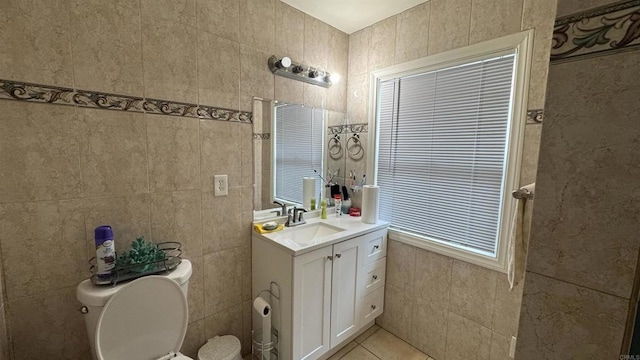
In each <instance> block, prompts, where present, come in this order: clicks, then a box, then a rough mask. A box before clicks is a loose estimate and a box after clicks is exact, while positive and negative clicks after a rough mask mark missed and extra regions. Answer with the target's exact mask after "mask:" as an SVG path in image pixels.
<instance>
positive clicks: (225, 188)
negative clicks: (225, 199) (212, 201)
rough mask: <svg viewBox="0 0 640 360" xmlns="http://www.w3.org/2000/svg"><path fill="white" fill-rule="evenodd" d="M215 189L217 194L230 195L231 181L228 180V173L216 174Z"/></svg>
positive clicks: (214, 179)
mask: <svg viewBox="0 0 640 360" xmlns="http://www.w3.org/2000/svg"><path fill="white" fill-rule="evenodd" d="M213 189H214V191H215V193H214V195H215V196H227V195H229V183H228V182H227V175H214V176H213Z"/></svg>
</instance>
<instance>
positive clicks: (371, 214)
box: [362, 185, 380, 224]
mask: <svg viewBox="0 0 640 360" xmlns="http://www.w3.org/2000/svg"><path fill="white" fill-rule="evenodd" d="M379 195H380V188H379V187H378V186H376V185H365V186H363V188H362V222H363V223H365V224H375V223H376V222H377V221H378V202H379V201H380V200H379Z"/></svg>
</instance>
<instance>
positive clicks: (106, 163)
mask: <svg viewBox="0 0 640 360" xmlns="http://www.w3.org/2000/svg"><path fill="white" fill-rule="evenodd" d="M78 117H79V118H80V120H81V129H80V151H81V164H82V186H83V191H84V195H85V196H104V195H120V194H140V193H145V192H148V191H149V181H148V176H147V145H146V132H147V129H146V124H145V119H144V115H143V114H135V113H126V112H121V111H108V110H93V109H78Z"/></svg>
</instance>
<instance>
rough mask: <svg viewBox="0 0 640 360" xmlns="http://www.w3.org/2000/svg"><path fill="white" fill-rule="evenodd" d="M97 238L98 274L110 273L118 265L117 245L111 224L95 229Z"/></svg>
mask: <svg viewBox="0 0 640 360" xmlns="http://www.w3.org/2000/svg"><path fill="white" fill-rule="evenodd" d="M95 239H96V264H97V266H98V275H109V274H111V271H112V270H113V269H114V268H115V267H116V246H115V242H114V240H113V229H111V226H109V225H102V226H98V227H97V228H96V229H95Z"/></svg>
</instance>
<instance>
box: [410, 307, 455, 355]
mask: <svg viewBox="0 0 640 360" xmlns="http://www.w3.org/2000/svg"><path fill="white" fill-rule="evenodd" d="M446 338H447V309H446V307H442V306H440V305H436V304H435V303H432V302H430V301H427V300H423V299H420V298H418V299H417V300H416V302H415V304H414V305H413V319H412V321H411V331H410V332H409V343H410V344H411V345H413V346H415V347H417V348H418V349H419V350H421V351H423V352H425V353H427V354H429V356H432V357H434V358H436V359H444V358H445V357H444V355H445V353H444V352H445V343H446Z"/></svg>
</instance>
